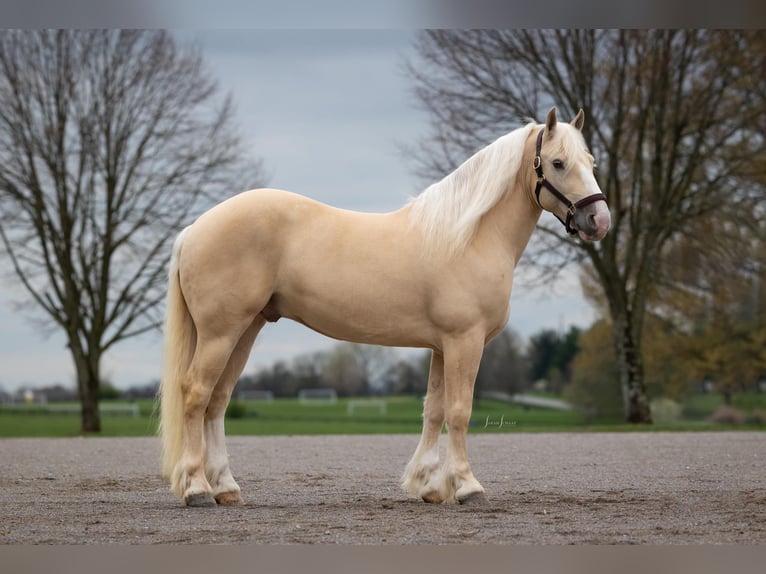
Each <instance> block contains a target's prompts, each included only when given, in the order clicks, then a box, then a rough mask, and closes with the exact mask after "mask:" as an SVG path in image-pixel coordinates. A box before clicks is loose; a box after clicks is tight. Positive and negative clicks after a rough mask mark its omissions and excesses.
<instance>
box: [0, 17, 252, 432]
mask: <svg viewBox="0 0 766 574" xmlns="http://www.w3.org/2000/svg"><path fill="white" fill-rule="evenodd" d="M217 92H218V90H217V87H216V84H215V82H213V81H212V80H211V78H210V76H209V74H208V72H207V71H206V70H205V68H204V66H203V61H202V58H201V56H200V55H199V53H198V52H197V51H195V50H190V49H179V48H178V47H177V46H176V45H175V43H174V41H173V39H172V37H171V36H170V35H169V34H167V33H166V32H162V31H157V32H144V31H117V30H110V31H99V30H94V31H74V30H59V31H3V32H0V101H1V102H2V106H0V208H1V209H2V211H1V212H0V238H2V243H1V244H0V245H2V247H3V248H4V251H5V255H6V256H7V257H8V259H9V261H10V263H11V265H12V268H13V270H14V272H15V276H16V277H17V278H18V281H19V282H20V283H21V285H23V287H24V288H25V290H26V292H27V293H28V295H29V296H30V298H31V301H32V302H33V303H34V304H36V306H37V307H38V308H40V309H42V310H44V311H45V313H46V315H47V317H48V318H49V319H50V320H51V321H52V322H53V323H54V324H55V325H56V326H57V327H58V328H60V329H62V330H63V331H64V332H65V333H66V336H67V341H68V347H69V350H70V351H71V353H72V358H73V360H74V364H75V368H76V373H77V382H78V391H79V396H80V400H81V403H82V430H83V431H84V432H93V431H99V430H100V418H99V414H98V388H99V382H100V377H101V373H100V363H101V358H102V356H103V355H104V353H105V352H106V351H107V350H108V349H110V348H111V347H112V346H113V345H115V344H116V343H118V342H120V341H123V340H125V339H127V338H130V337H134V336H136V335H139V334H141V333H144V332H146V331H148V330H151V329H155V328H157V327H158V325H159V324H160V314H161V305H160V303H161V302H162V300H163V298H164V284H165V268H166V264H167V260H168V255H169V252H170V242H171V241H172V239H173V237H174V236H175V234H176V233H177V231H178V230H179V229H180V228H181V227H183V226H184V225H185V224H188V223H190V222H191V216H192V214H195V213H197V212H198V211H199V210H200V208H201V207H202V206H203V205H206V204H209V202H210V200H211V199H212V198H218V199H220V198H222V197H223V196H224V195H225V194H231V193H232V192H233V191H237V190H242V189H245V188H246V187H247V186H248V184H253V183H255V179H256V177H257V175H258V163H257V162H255V161H253V162H251V163H247V162H246V160H245V158H244V156H243V154H242V149H241V146H240V144H239V141H238V139H237V136H236V135H235V133H234V131H233V130H232V107H231V104H230V101H229V99H228V98H226V99H221V98H219V97H218V93H217ZM234 175H237V176H239V177H240V179H239V181H238V183H236V187H234V186H233V185H232V184H233V182H232V181H231V177H232V176H234Z"/></svg>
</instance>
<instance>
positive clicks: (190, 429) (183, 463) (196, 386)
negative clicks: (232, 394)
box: [172, 331, 241, 506]
mask: <svg viewBox="0 0 766 574" xmlns="http://www.w3.org/2000/svg"><path fill="white" fill-rule="evenodd" d="M240 333H241V331H237V332H236V333H235V334H233V335H232V334H228V335H216V336H212V335H210V334H206V333H204V332H198V336H197V346H196V349H195V351H194V357H193V358H192V361H191V364H190V365H189V369H188V371H187V373H186V376H185V379H184V382H183V386H182V388H183V395H184V422H183V437H184V439H183V454H182V456H181V459H180V461H179V462H178V464H177V465H176V468H175V470H174V472H173V476H172V484H173V490H174V491H176V492H177V493H178V494H179V495H182V496H183V498H184V502H186V504H187V505H188V506H215V504H216V502H215V499H214V497H213V493H212V488H211V487H210V484H209V483H208V481H207V478H206V477H205V441H204V434H203V424H204V418H205V411H206V410H207V408H208V405H209V404H210V399H211V397H212V395H213V389H214V388H215V386H216V383H217V382H218V380H219V378H220V377H221V374H222V373H223V371H224V369H225V368H226V365H227V364H228V362H229V357H230V356H231V353H232V350H233V349H234V347H235V345H236V344H237V341H238V340H239V336H240Z"/></svg>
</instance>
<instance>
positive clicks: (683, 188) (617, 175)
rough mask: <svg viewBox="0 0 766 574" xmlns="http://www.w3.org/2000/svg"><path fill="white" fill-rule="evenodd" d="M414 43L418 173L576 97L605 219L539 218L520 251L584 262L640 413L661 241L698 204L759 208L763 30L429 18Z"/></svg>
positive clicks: (445, 166) (708, 208)
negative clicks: (519, 27)
mask: <svg viewBox="0 0 766 574" xmlns="http://www.w3.org/2000/svg"><path fill="white" fill-rule="evenodd" d="M417 48H418V54H419V57H418V58H417V59H415V60H412V61H411V62H410V63H409V71H410V74H411V75H412V77H413V79H414V81H415V86H416V88H415V89H416V94H417V96H418V98H419V99H420V101H421V102H422V104H423V105H424V106H425V108H426V109H427V110H428V111H429V112H430V113H431V118H432V130H431V133H430V134H429V137H428V138H426V139H424V140H423V142H422V146H421V153H419V154H417V156H418V169H419V172H420V173H421V175H423V176H427V177H429V178H430V179H433V178H434V177H441V176H443V175H444V174H445V173H446V172H448V171H450V170H451V169H453V168H454V167H455V166H456V165H457V164H458V163H459V162H461V161H462V160H464V159H465V158H466V157H467V156H468V155H470V154H471V153H473V152H474V151H476V150H477V149H479V148H481V147H483V146H485V145H487V144H488V143H489V142H490V141H492V140H494V139H495V138H496V137H498V136H500V135H502V134H503V133H506V132H508V131H510V130H511V129H513V128H515V127H518V126H519V125H520V123H521V121H522V120H523V119H524V118H527V117H538V118H539V117H542V114H543V113H544V112H545V110H546V109H547V108H548V107H549V106H551V105H556V106H558V107H559V110H560V112H561V113H562V115H564V116H566V115H568V114H571V115H570V117H573V116H574V113H575V112H576V111H577V109H578V108H580V107H582V108H584V110H585V113H586V122H585V129H584V132H585V134H584V135H585V138H586V141H588V142H589V144H590V146H591V147H592V151H593V154H594V155H595V156H596V160H597V163H598V172H597V177H598V180H599V183H600V185H601V188H602V190H603V191H604V192H605V193H606V195H607V196H608V198H609V205H610V208H611V210H612V224H613V225H612V231H611V232H610V233H609V234H608V235H607V237H606V238H605V239H604V240H602V241H601V242H599V244H596V245H594V244H590V243H585V242H580V241H579V240H576V239H575V240H571V239H569V238H567V237H566V236H565V235H564V234H562V233H561V230H560V229H559V227H558V226H552V227H551V228H548V227H547V225H546V224H545V223H543V224H542V225H541V226H540V228H541V231H542V233H538V234H537V237H536V238H533V241H532V242H531V243H530V249H528V250H527V256H526V263H527V264H529V263H532V262H536V263H542V264H544V265H547V268H544V270H545V271H549V272H550V271H552V270H556V269H559V268H560V267H561V266H562V265H563V263H564V262H566V261H567V260H571V259H576V260H578V261H586V262H587V263H588V266H589V269H591V272H592V273H593V274H594V276H595V277H596V278H597V280H598V283H599V284H600V285H601V287H602V289H603V293H604V295H605V298H606V300H607V301H608V307H609V312H610V315H611V319H612V325H613V329H614V334H615V342H616V351H617V355H618V358H619V363H620V369H621V379H622V385H623V390H624V395H625V397H626V413H627V416H628V418H629V419H631V420H637V421H640V420H648V418H649V416H648V406H647V405H646V404H645V403H646V401H645V400H644V399H643V398H642V396H643V394H644V392H643V384H642V383H641V378H642V368H641V360H640V340H641V334H642V328H643V319H644V313H645V308H646V303H647V295H648V291H649V288H650V286H651V285H653V284H655V283H656V282H659V281H661V280H662V277H663V266H662V260H663V259H662V256H663V252H664V249H666V247H667V246H668V245H669V244H670V243H671V242H672V241H673V240H675V239H677V238H678V237H680V236H692V235H693V234H694V232H695V230H697V229H699V227H698V222H699V221H700V220H702V219H704V218H710V217H715V218H719V219H726V220H727V221H728V222H729V225H730V226H734V227H739V226H748V225H750V226H752V222H753V214H754V213H762V212H763V210H764V203H765V202H764V187H763V183H764V177H763V173H764V169H763V166H764V162H763V158H764V148H765V146H764V139H763V133H764V130H763V128H764V126H763V123H764V118H765V117H766V113H764V112H765V111H766V88H765V85H766V48H765V46H764V41H763V34H762V33H759V32H733V31H705V30H687V31H674V30H661V31H629V30H563V31H557V30H543V31H539V30H538V31H516V30H514V31H499V30H491V31H429V32H426V33H424V34H423V35H422V36H421V37H420V39H419V42H418V45H417ZM759 166H760V167H759ZM759 210H760V211H759ZM542 221H543V222H544V221H545V220H542ZM720 227H723V228H724V229H725V226H720ZM729 239H730V238H728V237H721V241H720V242H717V245H720V246H721V247H722V248H723V247H724V246H725V245H726V244H727V241H728V240H729ZM542 254H545V256H543V255H542ZM552 254H557V255H558V256H559V257H560V259H556V258H555V257H554V258H552Z"/></svg>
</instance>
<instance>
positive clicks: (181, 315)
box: [158, 228, 197, 478]
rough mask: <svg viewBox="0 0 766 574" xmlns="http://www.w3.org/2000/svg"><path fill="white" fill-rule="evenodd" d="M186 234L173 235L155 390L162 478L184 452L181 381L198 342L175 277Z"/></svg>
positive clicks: (177, 279) (170, 470)
mask: <svg viewBox="0 0 766 574" xmlns="http://www.w3.org/2000/svg"><path fill="white" fill-rule="evenodd" d="M187 229H188V228H187ZM185 234H186V229H184V230H183V231H182V232H181V233H180V234H179V235H178V237H177V238H176V241H175V243H174V244H173V254H172V256H171V259H170V271H169V273H168V297H167V310H166V311H165V329H164V344H163V359H162V360H163V368H162V381H161V382H160V388H159V391H158V397H159V403H160V424H159V429H158V433H159V435H160V437H161V439H162V476H163V477H165V478H170V477H171V476H172V474H173V469H174V468H175V466H176V464H177V463H178V461H179V460H180V458H181V454H182V452H183V423H184V397H183V392H182V389H181V383H182V381H183V377H184V375H185V374H186V371H187V369H188V368H189V364H190V363H191V360H192V356H193V354H194V348H195V346H196V344H197V330H196V328H195V326H194V322H193V321H192V318H191V315H190V314H189V309H188V308H187V306H186V301H185V300H184V296H183V293H182V292H181V285H180V280H179V277H178V257H179V255H180V253H181V247H182V245H183V238H184V235H185Z"/></svg>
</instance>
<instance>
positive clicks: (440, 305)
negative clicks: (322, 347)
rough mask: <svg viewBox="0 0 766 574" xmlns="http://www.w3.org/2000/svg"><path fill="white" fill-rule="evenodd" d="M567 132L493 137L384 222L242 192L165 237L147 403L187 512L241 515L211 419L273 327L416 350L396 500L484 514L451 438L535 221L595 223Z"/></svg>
mask: <svg viewBox="0 0 766 574" xmlns="http://www.w3.org/2000/svg"><path fill="white" fill-rule="evenodd" d="M583 122H584V114H583V111H582V110H580V111H579V112H578V114H577V115H576V116H575V118H574V119H573V120H572V121H571V122H568V123H567V122H558V120H557V117H556V109H555V108H552V109H551V110H550V111H549V112H548V114H547V116H546V120H545V123H544V124H537V123H535V122H534V121H530V122H529V123H527V124H526V125H524V126H522V127H520V128H517V129H515V130H514V131H512V132H510V133H508V134H506V135H504V136H502V137H500V138H499V139H498V140H496V141H495V142H494V143H492V144H490V145H488V146H487V147H485V148H483V149H481V150H480V151H478V152H477V153H475V154H474V155H473V156H471V157H470V158H469V159H467V160H466V161H465V162H464V163H463V164H462V165H460V166H459V167H458V168H457V169H455V170H454V171H453V172H452V173H450V174H449V175H447V176H446V177H444V178H443V179H442V180H441V181H439V182H437V183H434V184H432V185H431V186H429V187H428V188H426V189H425V191H423V192H422V193H421V194H420V195H418V196H416V197H414V198H411V199H410V200H409V201H408V202H407V203H406V204H405V205H404V206H403V207H402V208H400V209H398V210H396V211H393V212H388V213H360V212H354V211H347V210H342V209H337V208H334V207H330V206H328V205H325V204H322V203H320V202H317V201H314V200H312V199H309V198H306V197H303V196H301V195H297V194H294V193H290V192H287V191H281V190H276V189H257V190H250V191H245V192H243V193H240V194H238V195H235V196H233V197H231V198H229V199H227V200H225V201H223V202H221V203H219V204H217V205H216V206H214V207H212V208H211V209H210V210H208V211H207V212H205V213H203V214H202V215H201V216H200V217H199V218H198V219H197V220H196V221H195V222H194V223H192V224H191V225H190V226H188V227H186V228H185V229H184V230H183V231H181V233H180V234H179V235H178V237H177V239H176V240H175V243H174V245H173V251H172V255H171V260H170V265H169V280H168V294H167V310H166V316H165V324H164V343H163V346H164V351H163V362H164V365H163V373H162V380H161V384H160V388H159V391H158V400H159V404H160V424H159V434H160V436H161V443H162V475H163V477H165V478H166V479H168V480H169V481H170V484H171V489H172V491H173V492H174V493H176V494H177V495H178V496H179V497H182V498H183V501H184V502H185V504H186V505H188V506H216V505H241V504H243V503H244V502H243V498H242V494H241V491H240V487H239V485H238V484H237V483H236V481H235V480H234V477H233V476H232V472H231V469H230V466H229V456H228V453H227V450H226V444H225V435H224V414H225V412H226V407H227V405H228V403H229V400H230V397H231V394H232V391H233V388H234V385H235V384H236V381H237V379H238V377H239V376H240V374H241V373H242V370H243V368H244V366H245V363H246V361H247V359H248V356H249V354H250V351H251V348H252V346H253V343H254V341H255V338H256V337H257V335H258V333H259V331H260V330H261V329H262V328H263V327H264V325H266V323H269V322H275V321H277V320H279V319H280V318H285V319H291V320H293V321H297V322H299V323H302V324H303V325H306V326H307V327H309V328H311V329H314V330H315V331H318V332H319V333H322V334H324V335H327V336H329V337H332V338H335V339H339V340H345V341H353V342H358V343H368V344H377V345H388V346H398V347H417V348H426V349H430V350H431V363H430V373H429V377H428V388H427V393H426V396H425V399H424V405H423V427H422V434H421V436H420V440H419V443H418V445H417V448H416V449H415V452H414V454H413V456H412V458H411V459H410V461H409V463H408V464H407V466H406V468H405V471H404V475H403V477H402V482H401V484H402V487H403V489H404V490H405V491H406V492H407V493H409V494H410V495H412V496H414V497H417V498H420V499H422V500H424V501H426V502H431V503H471V502H477V501H482V500H485V499H486V497H485V494H484V487H483V486H482V485H481V484H480V483H479V481H478V480H477V479H476V478H475V477H474V475H473V473H472V472H471V468H470V465H469V463H468V457H467V450H466V433H467V429H468V425H469V421H470V416H471V408H472V401H473V388H474V381H475V378H476V373H477V371H478V368H479V362H480V360H481V357H482V353H483V350H484V346H485V345H486V343H487V342H488V341H490V340H491V339H492V338H493V337H494V336H495V335H496V334H498V333H499V332H500V331H501V330H502V329H503V328H504V327H505V325H506V323H507V322H508V317H509V312H510V295H511V286H512V283H513V274H514V270H515V268H516V264H517V263H518V261H519V258H520V257H521V254H522V252H523V251H524V249H525V247H526V245H527V242H528V241H529V238H530V236H531V235H532V232H533V230H534V228H535V226H536V224H537V221H538V219H539V218H540V216H541V213H542V210H546V211H549V212H552V213H553V214H554V215H555V216H556V217H558V218H559V219H560V220H561V222H562V223H563V224H564V225H565V227H566V231H567V232H568V233H570V234H572V235H579V237H580V238H581V239H582V240H586V241H597V240H599V239H601V238H602V237H604V235H605V234H606V232H607V231H608V229H609V227H610V224H611V221H610V214H609V209H608V207H607V204H606V197H605V196H604V195H603V194H602V193H601V190H600V189H599V186H598V183H597V182H596V179H595V177H594V174H593V168H594V160H593V156H592V155H591V154H590V152H589V151H588V148H587V146H586V144H585V140H584V138H583V136H582V127H583ZM560 190H565V191H563V192H562V191H560ZM445 424H446V428H447V435H448V444H447V448H446V453H445V456H444V460H443V461H441V463H440V459H439V449H438V441H439V436H440V434H441V431H442V428H443V426H444V425H445Z"/></svg>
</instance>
